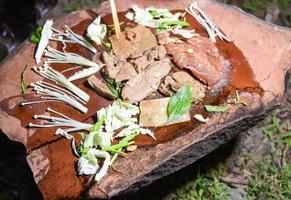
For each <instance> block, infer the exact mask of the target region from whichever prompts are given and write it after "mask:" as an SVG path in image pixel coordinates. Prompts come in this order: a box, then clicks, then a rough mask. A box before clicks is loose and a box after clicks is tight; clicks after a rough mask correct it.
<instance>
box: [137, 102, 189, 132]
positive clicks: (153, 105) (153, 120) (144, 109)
mask: <svg viewBox="0 0 291 200" xmlns="http://www.w3.org/2000/svg"><path fill="white" fill-rule="evenodd" d="M169 101H170V98H169V97H166V98H161V99H150V100H144V101H141V102H140V104H139V107H140V116H139V123H140V124H142V125H143V126H145V127H159V126H167V125H170V124H177V123H182V122H187V121H190V120H191V117H190V114H189V112H187V113H186V114H185V115H183V116H181V117H180V118H178V119H176V120H173V121H171V122H169V123H167V122H168V112H167V108H168V103H169Z"/></svg>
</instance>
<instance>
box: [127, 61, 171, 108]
mask: <svg viewBox="0 0 291 200" xmlns="http://www.w3.org/2000/svg"><path fill="white" fill-rule="evenodd" d="M170 71H171V61H170V59H169V58H165V59H163V60H161V61H156V62H153V63H152V64H150V65H149V66H148V67H147V69H146V70H145V71H143V72H141V73H139V74H138V75H137V76H136V77H134V78H133V79H130V80H129V81H128V82H126V84H125V85H124V87H123V89H122V91H121V96H122V98H123V99H124V100H126V101H128V102H131V103H135V102H139V101H140V100H142V99H144V98H146V97H147V96H149V95H150V94H152V93H153V92H154V91H156V90H157V89H158V87H159V84H160V82H161V79H162V78H163V77H165V76H166V75H167V74H168V73H169V72H170Z"/></svg>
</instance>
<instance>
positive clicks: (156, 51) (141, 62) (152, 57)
mask: <svg viewBox="0 0 291 200" xmlns="http://www.w3.org/2000/svg"><path fill="white" fill-rule="evenodd" d="M166 56H167V51H166V49H165V47H164V46H162V45H158V46H155V47H154V48H152V49H151V50H150V51H147V52H145V53H144V54H143V55H142V56H140V57H137V58H134V59H130V60H129V62H130V63H132V64H133V65H134V67H135V69H136V71H138V72H141V71H144V70H145V69H146V68H147V67H148V66H149V65H150V64H151V63H153V62H155V61H158V60H162V59H164V58H165V57H166Z"/></svg>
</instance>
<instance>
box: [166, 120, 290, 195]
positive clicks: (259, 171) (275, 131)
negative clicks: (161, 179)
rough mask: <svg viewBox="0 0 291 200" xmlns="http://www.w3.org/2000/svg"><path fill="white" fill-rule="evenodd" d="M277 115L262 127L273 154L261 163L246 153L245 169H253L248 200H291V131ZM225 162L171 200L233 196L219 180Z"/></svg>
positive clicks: (243, 168) (187, 186)
mask: <svg viewBox="0 0 291 200" xmlns="http://www.w3.org/2000/svg"><path fill="white" fill-rule="evenodd" d="M280 124H281V123H280V120H279V119H278V118H277V117H276V116H273V117H272V120H271V122H270V124H268V125H266V126H265V127H263V128H262V133H263V135H264V137H265V138H267V139H268V143H269V144H270V147H271V155H266V158H264V159H263V160H262V161H261V162H260V163H256V164H255V166H254V165H251V166H252V167H251V166H249V165H247V163H249V162H253V163H254V162H258V161H255V160H254V159H253V157H252V154H248V155H246V156H245V158H244V159H245V163H246V164H245V165H243V166H242V169H241V173H243V171H244V170H246V171H248V172H249V180H250V184H249V185H248V186H246V187H245V191H246V192H247V195H246V196H245V197H244V200H256V199H262V200H285V199H286V200H287V199H288V200H289V199H291V165H290V164H291V159H290V158H291V157H290V155H291V149H290V148H291V132H290V131H286V130H284V129H283V128H282V126H281V125H280ZM223 167H225V164H224V163H222V164H219V166H216V168H214V169H213V168H212V169H211V170H210V171H208V172H207V173H198V175H197V176H196V178H195V180H192V181H188V182H187V183H185V184H184V185H182V186H180V187H179V188H177V189H176V190H175V191H173V192H172V193H171V195H170V197H168V198H166V199H167V200H168V199H170V200H180V199H183V200H227V199H230V198H229V197H230V189H231V188H230V187H229V186H228V185H226V184H225V183H223V182H221V181H220V180H219V177H220V176H221V175H223V174H225V173H227V172H226V170H225V169H223Z"/></svg>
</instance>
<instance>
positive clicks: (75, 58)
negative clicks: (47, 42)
mask: <svg viewBox="0 0 291 200" xmlns="http://www.w3.org/2000/svg"><path fill="white" fill-rule="evenodd" d="M45 56H46V57H48V58H47V60H46V62H47V63H71V64H76V65H82V66H85V67H95V66H99V65H98V64H97V63H95V62H93V61H91V60H88V59H87V58H84V57H83V56H80V55H78V54H76V53H67V52H61V51H58V50H56V49H54V48H52V47H50V46H48V47H47V51H46V52H45Z"/></svg>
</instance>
